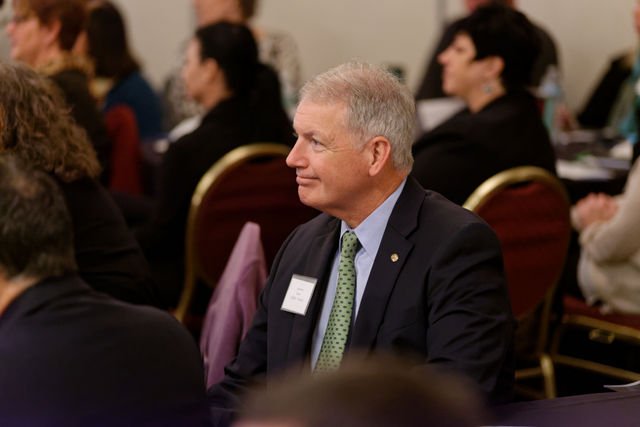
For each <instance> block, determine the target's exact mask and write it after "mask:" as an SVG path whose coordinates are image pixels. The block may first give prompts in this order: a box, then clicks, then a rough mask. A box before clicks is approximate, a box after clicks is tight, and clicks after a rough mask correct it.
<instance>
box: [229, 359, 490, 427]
mask: <svg viewBox="0 0 640 427" xmlns="http://www.w3.org/2000/svg"><path fill="white" fill-rule="evenodd" d="M410 366H411V365H409V364H407V363H405V362H403V361H400V360H398V359H396V358H392V357H390V356H389V357H386V356H376V357H375V358H370V359H363V358H361V357H359V356H356V357H351V358H346V359H345V360H344V361H343V365H342V367H341V368H340V369H339V370H338V371H333V372H330V373H326V374H315V375H313V374H311V373H309V374H308V375H302V376H301V375H300V371H299V370H298V371H296V374H292V375H289V376H287V375H285V376H283V377H282V378H281V379H280V380H279V381H273V382H270V383H269V387H268V389H265V390H256V391H254V393H253V394H250V395H249V397H248V399H247V400H246V402H245V405H244V410H243V411H242V412H241V416H240V418H239V420H238V421H237V422H236V424H235V425H234V427H326V426H344V427H388V426H403V427H445V426H446V427H471V426H479V425H482V423H483V420H484V417H485V416H484V408H483V405H482V403H481V399H480V398H479V397H478V395H477V394H476V390H475V388H474V386H473V385H472V384H471V383H469V382H467V381H466V379H462V378H460V377H457V376H453V375H450V374H444V373H442V372H439V371H436V370H434V369H430V368H429V367H422V368H418V369H416V368H415V367H410ZM413 366H415V365H413Z"/></svg>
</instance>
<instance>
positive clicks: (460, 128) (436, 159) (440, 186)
mask: <svg viewBox="0 0 640 427" xmlns="http://www.w3.org/2000/svg"><path fill="white" fill-rule="evenodd" d="M538 53H539V41H538V37H537V35H536V30H535V29H534V27H533V26H532V24H531V23H530V22H529V20H528V19H527V18H526V17H525V16H524V15H523V14H522V13H520V12H518V11H515V10H513V9H511V8H507V7H504V6H486V7H481V8H478V9H476V11H475V12H474V13H473V14H471V15H470V16H469V17H467V18H465V19H463V20H461V21H460V22H459V24H458V27H457V29H456V36H455V38H454V40H453V42H452V43H451V45H450V46H449V47H448V48H447V49H446V50H445V51H444V52H442V53H441V54H440V56H439V58H438V60H439V61H440V63H442V65H443V73H442V80H443V83H442V87H443V90H444V92H445V93H447V94H448V95H452V96H458V97H460V98H461V99H462V100H463V101H464V102H465V104H466V107H467V108H466V109H464V110H463V111H461V112H460V113H458V114H456V115H454V116H453V117H452V118H450V119H449V120H447V121H445V122H444V123H442V124H441V125H440V126H438V127H436V128H434V129H433V130H431V131H429V132H427V133H426V134H424V135H423V136H422V137H421V138H420V139H419V140H418V141H417V142H416V144H415V146H414V156H415V163H414V166H413V171H412V174H413V175H414V176H415V177H416V179H418V181H419V182H420V183H421V184H422V185H423V186H424V187H426V188H429V189H431V190H435V191H437V192H439V193H442V194H443V195H444V196H445V197H447V198H449V199H450V200H451V201H453V202H455V203H458V204H463V203H464V202H465V200H466V199H467V197H469V195H471V193H472V192H473V190H475V189H476V187H478V186H479V185H480V184H481V183H482V182H483V181H484V180H486V179H487V178H489V177H491V176H492V175H494V174H496V173H498V172H501V171H503V170H505V169H509V168H512V167H515V166H523V165H532V166H539V167H541V168H544V169H546V170H548V171H550V172H552V173H555V155H554V152H553V148H552V146H551V142H550V140H549V135H548V133H547V130H546V129H545V127H544V123H543V121H542V118H541V114H540V110H539V108H538V105H537V103H536V100H535V99H534V97H533V96H532V95H531V94H530V93H529V91H528V90H527V86H528V85H529V84H530V82H531V70H532V68H533V64H534V62H535V60H536V58H537V55H538Z"/></svg>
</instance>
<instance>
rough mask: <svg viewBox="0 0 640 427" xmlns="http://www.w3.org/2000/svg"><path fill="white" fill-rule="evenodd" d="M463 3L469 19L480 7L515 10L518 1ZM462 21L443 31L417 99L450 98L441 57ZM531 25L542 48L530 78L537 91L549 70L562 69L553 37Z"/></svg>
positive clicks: (538, 27)
mask: <svg viewBox="0 0 640 427" xmlns="http://www.w3.org/2000/svg"><path fill="white" fill-rule="evenodd" d="M464 3H465V8H466V10H467V13H468V15H470V14H472V13H473V12H475V10H476V9H477V8H479V7H483V6H490V5H495V4H499V5H503V6H506V7H511V8H514V7H515V3H516V2H515V0H465V2H464ZM468 15H467V16H468ZM462 19H464V18H460V19H458V20H455V21H453V22H451V23H450V24H448V25H447V26H446V27H445V28H444V30H443V33H442V36H441V37H440V40H439V41H438V43H437V45H436V48H435V49H434V51H433V53H432V55H431V56H430V57H429V61H428V63H427V67H426V69H425V74H424V77H423V79H422V82H421V84H420V87H419V88H418V91H417V92H416V99H418V100H421V99H432V98H442V97H446V96H450V94H448V93H446V92H445V91H444V89H443V87H442V72H443V67H442V64H441V62H440V61H439V59H438V57H439V55H440V54H441V53H442V52H444V51H445V50H446V49H447V48H448V47H449V46H450V45H451V43H452V42H453V40H454V39H455V37H456V34H457V33H458V28H457V27H458V25H459V24H460V22H461V21H462ZM531 25H533V28H534V31H535V33H536V35H537V37H538V38H539V44H540V52H539V54H538V56H537V58H536V60H535V62H534V64H533V70H532V77H531V85H532V86H534V87H538V86H540V84H541V83H542V82H543V78H544V77H545V74H546V73H547V71H548V70H549V69H550V68H552V67H555V68H559V59H558V51H557V48H556V44H555V42H554V41H553V38H552V37H551V35H549V33H548V32H547V31H546V30H545V29H543V28H542V27H540V26H538V25H536V24H533V23H532V24H531Z"/></svg>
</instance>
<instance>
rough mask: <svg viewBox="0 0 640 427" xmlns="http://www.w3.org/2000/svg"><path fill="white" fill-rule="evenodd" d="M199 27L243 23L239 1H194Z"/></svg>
mask: <svg viewBox="0 0 640 427" xmlns="http://www.w3.org/2000/svg"><path fill="white" fill-rule="evenodd" d="M192 1H193V9H194V11H195V13H196V21H197V22H198V26H200V27H201V26H204V25H208V24H213V23H216V22H219V21H230V22H238V23H239V22H242V13H241V11H240V5H239V3H238V2H239V0H192Z"/></svg>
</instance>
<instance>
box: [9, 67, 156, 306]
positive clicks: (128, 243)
mask: <svg viewBox="0 0 640 427" xmlns="http://www.w3.org/2000/svg"><path fill="white" fill-rule="evenodd" d="M0 152H8V153H12V154H14V155H15V156H16V157H18V158H19V159H20V160H22V161H23V162H24V163H25V164H26V165H27V166H29V167H32V168H34V169H37V170H41V171H43V172H46V173H47V174H49V175H50V176H51V177H52V178H53V179H54V180H55V181H56V182H57V184H58V185H59V186H60V188H61V190H62V193H63V195H64V198H65V201H66V204H67V208H68V209H69V212H70V213H71V219H72V221H73V238H74V249H75V257H76V263H77V265H78V272H79V274H80V276H81V277H82V278H83V279H84V281H85V282H87V283H88V284H89V285H90V286H91V287H93V288H94V289H96V290H98V291H101V292H104V293H107V294H109V295H111V296H113V297H115V298H117V299H120V300H123V301H127V302H131V303H136V304H150V305H158V304H159V303H158V300H157V296H156V293H155V289H154V286H153V282H152V280H151V273H150V271H149V266H148V265H147V263H146V261H145V259H144V256H143V255H142V252H141V250H140V247H139V246H138V244H137V243H136V241H135V239H134V237H133V235H132V234H131V232H130V231H129V230H128V229H127V227H126V224H125V222H124V219H123V218H122V214H121V213H120V211H119V210H118V208H117V207H116V205H115V204H114V202H113V200H112V199H111V197H110V196H109V193H107V191H106V190H105V189H104V188H103V187H102V185H100V183H99V182H98V181H97V177H98V175H99V172H100V165H99V164H98V160H97V158H96V153H95V151H94V150H93V149H92V147H91V144H90V143H89V141H88V139H87V134H86V133H85V132H84V131H83V130H82V129H81V128H80V127H78V126H77V125H76V123H75V122H74V121H73V118H72V117H71V115H70V113H69V111H68V109H67V108H66V107H65V104H64V101H63V99H62V96H61V95H60V93H59V91H58V90H56V87H55V85H54V84H53V83H52V82H51V80H49V79H47V78H45V77H44V76H42V75H40V74H38V73H36V72H35V71H33V70H31V69H28V68H26V67H24V66H12V65H8V64H5V63H2V62H0Z"/></svg>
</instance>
